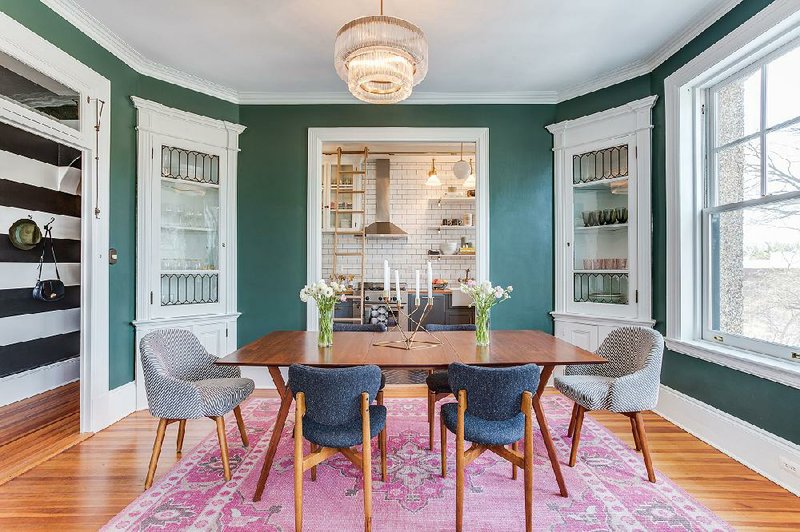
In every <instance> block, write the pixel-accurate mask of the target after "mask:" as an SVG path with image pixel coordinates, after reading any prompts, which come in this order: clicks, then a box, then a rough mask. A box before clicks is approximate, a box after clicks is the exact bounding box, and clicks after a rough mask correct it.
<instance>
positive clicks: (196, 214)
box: [152, 138, 227, 316]
mask: <svg viewBox="0 0 800 532" xmlns="http://www.w3.org/2000/svg"><path fill="white" fill-rule="evenodd" d="M156 140H157V141H158V142H156V143H155V144H154V151H155V152H156V153H155V154H154V157H153V161H154V165H155V168H154V171H153V178H154V180H155V181H156V182H155V183H154V186H153V199H154V202H153V205H152V209H153V217H154V219H155V220H157V223H156V224H155V227H154V229H155V231H154V235H153V236H154V238H153V240H154V242H153V248H154V249H153V258H154V259H155V261H156V264H155V266H156V267H155V268H154V269H153V270H154V272H155V275H156V278H155V279H154V282H153V286H154V287H156V288H157V290H155V291H154V294H153V302H152V303H153V306H154V310H155V309H157V310H155V312H154V314H157V315H160V316H186V315H193V314H207V313H213V312H221V311H222V310H223V308H224V305H223V303H222V302H224V297H223V293H222V291H223V289H224V282H223V275H225V274H226V273H227V272H226V271H225V253H224V252H223V251H224V249H223V248H224V246H225V238H224V236H225V214H226V213H225V209H224V206H225V204H226V201H225V195H226V187H225V177H226V176H225V168H226V163H225V157H226V155H225V153H224V152H221V151H214V150H212V149H209V148H208V147H203V146H193V145H192V144H191V143H187V142H186V141H179V140H175V139H169V138H157V139H156Z"/></svg>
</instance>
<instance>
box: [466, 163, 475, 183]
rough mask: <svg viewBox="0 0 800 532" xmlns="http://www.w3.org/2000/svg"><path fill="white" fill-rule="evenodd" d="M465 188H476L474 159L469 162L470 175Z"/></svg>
mask: <svg viewBox="0 0 800 532" xmlns="http://www.w3.org/2000/svg"><path fill="white" fill-rule="evenodd" d="M464 188H466V189H472V188H475V171H474V170H473V169H472V159H470V160H469V175H468V176H467V178H466V179H465V180H464Z"/></svg>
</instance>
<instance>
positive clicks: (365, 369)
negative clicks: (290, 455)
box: [289, 364, 386, 532]
mask: <svg viewBox="0 0 800 532" xmlns="http://www.w3.org/2000/svg"><path fill="white" fill-rule="evenodd" d="M380 382H381V370H380V368H379V367H378V366H357V367H353V368H335V369H324V368H312V367H309V366H301V365H299V364H293V365H291V366H290V367H289V389H290V390H291V391H292V394H293V395H294V399H295V425H294V520H295V530H296V531H298V532H299V531H300V530H302V528H303V472H305V471H307V470H308V469H311V480H316V466H317V464H319V463H320V462H322V461H324V460H326V459H328V458H330V457H331V456H333V455H335V454H336V453H342V454H343V455H344V456H345V457H346V458H347V459H348V460H350V461H351V462H353V464H354V465H356V466H357V467H358V468H360V469H361V471H362V472H363V478H364V529H365V530H370V529H371V526H372V438H374V437H375V436H378V440H379V445H380V450H381V477H382V479H383V480H384V481H385V480H386V407H385V406H383V405H382V404H380V402H382V394H383V392H380V391H379V390H378V387H379V386H380ZM373 398H377V399H379V404H376V405H373V404H371V402H372V399H373ZM304 439H306V440H308V441H309V442H310V443H311V453H310V454H308V455H304V454H303V440H304ZM357 445H361V446H362V450H361V453H360V454H359V453H358V452H357V451H356V450H355V449H353V447H355V446H357Z"/></svg>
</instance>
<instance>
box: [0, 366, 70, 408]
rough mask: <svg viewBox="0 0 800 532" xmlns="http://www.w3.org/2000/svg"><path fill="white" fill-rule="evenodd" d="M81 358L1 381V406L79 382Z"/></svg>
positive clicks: (25, 372) (36, 369)
mask: <svg viewBox="0 0 800 532" xmlns="http://www.w3.org/2000/svg"><path fill="white" fill-rule="evenodd" d="M80 372H81V359H80V357H75V358H70V359H69V360H63V361H61V362H56V363H55V364H50V365H48V366H42V367H40V368H35V369H31V370H28V371H23V372H22V373H17V374H15V375H9V376H8V377H3V378H2V379H0V390H1V391H0V406H5V405H9V404H11V403H16V402H17V401H21V400H23V399H27V398H28V397H33V396H34V395H38V394H40V393H42V392H46V391H48V390H52V389H53V388H58V387H59V386H63V385H65V384H67V383H70V382H73V381H76V380H78V378H79V377H80Z"/></svg>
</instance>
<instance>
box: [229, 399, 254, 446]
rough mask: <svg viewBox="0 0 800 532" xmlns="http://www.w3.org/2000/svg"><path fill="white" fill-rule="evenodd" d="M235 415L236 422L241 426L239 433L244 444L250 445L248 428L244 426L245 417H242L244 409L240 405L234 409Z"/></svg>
mask: <svg viewBox="0 0 800 532" xmlns="http://www.w3.org/2000/svg"><path fill="white" fill-rule="evenodd" d="M233 415H234V416H236V424H237V425H238V426H239V434H241V436H242V445H244V446H245V447H249V446H250V439H249V438H248V437H247V429H246V428H245V426H244V418H243V417H242V409H241V408H240V406H239V405H236V407H235V408H234V409H233Z"/></svg>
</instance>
